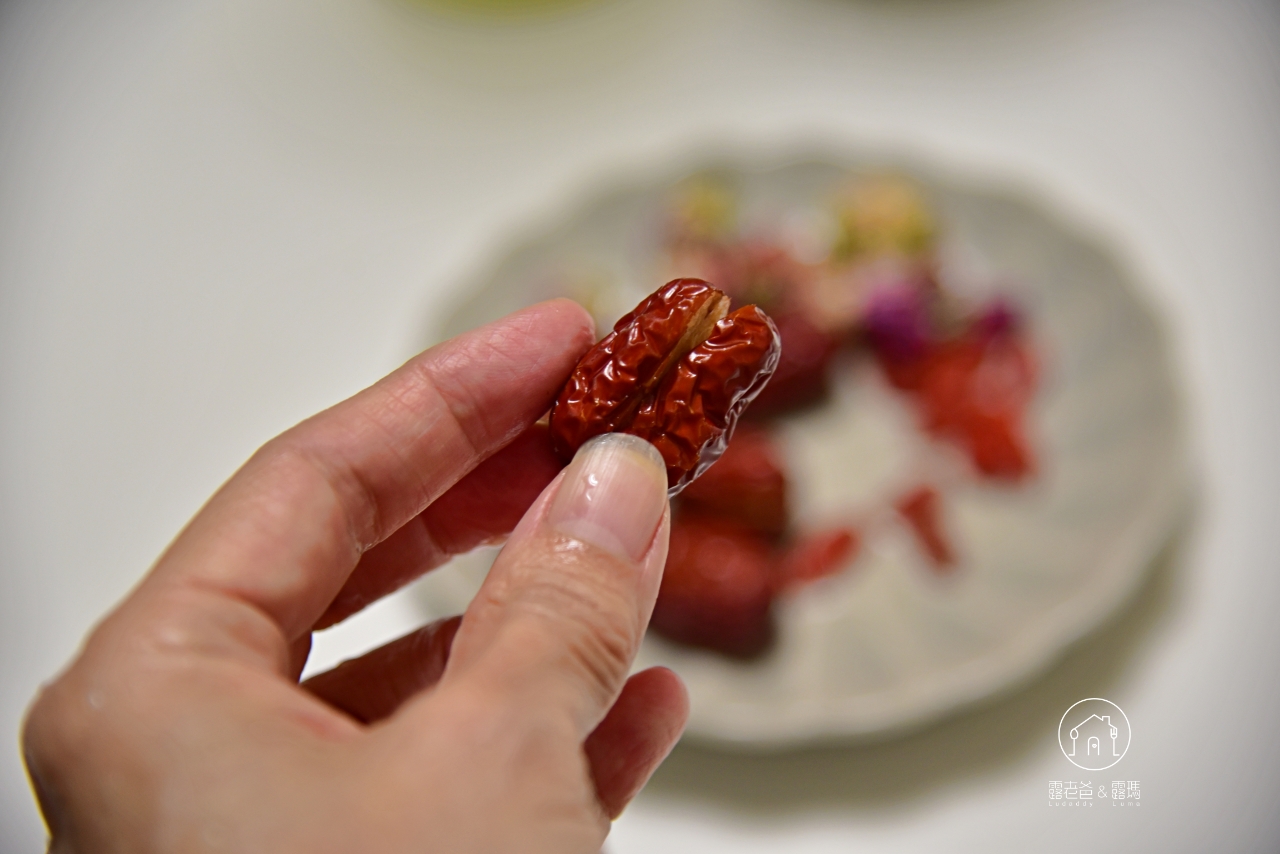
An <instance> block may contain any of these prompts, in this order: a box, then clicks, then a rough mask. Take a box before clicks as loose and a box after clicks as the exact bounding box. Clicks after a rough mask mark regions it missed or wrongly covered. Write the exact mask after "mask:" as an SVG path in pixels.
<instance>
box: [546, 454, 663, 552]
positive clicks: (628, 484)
mask: <svg viewBox="0 0 1280 854" xmlns="http://www.w3.org/2000/svg"><path fill="white" fill-rule="evenodd" d="M666 506H667V469H666V465H665V464H664V463H663V461H662V455H661V454H659V453H658V449H657V448H655V447H654V446H653V445H650V444H649V443H648V442H646V441H645V440H644V439H640V438H638V437H636V436H631V435H628V434H626V433H607V434H605V435H603V436H597V437H595V438H594V439H592V440H591V441H589V442H587V443H586V444H584V445H583V446H582V447H581V448H579V449H578V453H577V454H575V455H574V457H573V462H571V463H570V464H569V468H568V469H567V470H566V471H565V474H564V480H562V481H561V482H560V490H559V492H557V493H556V497H555V499H554V500H553V501H552V504H551V509H550V510H549V511H547V517H546V518H547V523H548V524H549V525H550V526H551V527H552V528H555V529H556V530H558V531H560V532H561V533H564V534H568V535H569V536H571V537H573V538H574V539H575V540H581V541H583V542H585V543H589V544H591V545H593V546H597V547H599V548H602V549H604V550H605V551H608V552H612V553H613V554H615V555H618V556H619V557H625V558H627V559H628V560H632V561H639V560H640V559H641V558H642V557H644V555H645V552H647V551H648V550H649V544H650V543H651V542H652V541H653V534H654V532H655V531H656V530H657V529H658V522H659V520H660V519H661V518H662V511H663V510H665V509H666Z"/></svg>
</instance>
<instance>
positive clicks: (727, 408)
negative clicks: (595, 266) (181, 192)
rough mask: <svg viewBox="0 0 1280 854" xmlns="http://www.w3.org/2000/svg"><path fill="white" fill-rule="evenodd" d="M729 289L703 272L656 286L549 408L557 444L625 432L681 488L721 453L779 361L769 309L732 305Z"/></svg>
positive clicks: (565, 449)
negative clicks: (657, 456) (651, 452)
mask: <svg viewBox="0 0 1280 854" xmlns="http://www.w3.org/2000/svg"><path fill="white" fill-rule="evenodd" d="M728 308H729V298H728V297H726V296H725V295H724V294H723V293H721V292H720V291H718V290H717V289H716V288H714V287H712V286H711V285H710V284H708V283H707V282H704V281H702V280H701V279H676V280H674V281H672V282H668V283H667V284H666V285H664V286H663V287H661V288H659V289H658V290H657V291H655V292H654V293H653V294H651V295H650V296H649V297H648V298H647V299H645V300H644V301H643V302H642V303H640V305H638V306H636V308H635V309H634V310H633V311H632V312H631V313H629V314H627V315H626V316H624V317H623V318H622V319H621V320H619V321H618V322H617V323H616V324H615V325H614V327H613V331H612V332H610V333H609V334H608V335H606V336H605V337H604V338H602V339H601V340H600V341H599V342H598V343H597V344H596V345H595V346H594V347H592V348H591V349H590V350H589V351H587V354H586V355H585V356H583V357H582V360H581V361H580V362H578V365H577V367H576V368H575V369H574V371H573V374H572V376H570V377H569V381H568V382H567V383H566V384H565V387H564V388H563V389H562V390H561V392H560V396H559V397H558V398H557V399H556V402H555V406H554V407H552V410H551V436H552V441H553V442H554V443H555V448H556V450H557V452H558V453H560V455H561V456H563V457H564V458H566V459H568V458H570V457H572V455H573V453H574V452H575V451H576V450H577V449H578V447H579V446H580V445H582V443H583V442H585V441H587V440H588V439H590V438H592V437H593V436H598V435H600V434H602V433H611V432H624V433H632V434H634V435H636V436H640V437H641V438H643V439H645V440H647V441H649V442H651V443H652V444H653V445H654V446H655V447H657V449H658V450H659V452H661V454H662V456H663V459H664V460H665V461H666V464H667V480H668V486H669V488H670V491H671V494H672V495H674V494H676V493H677V492H679V491H680V490H681V489H683V488H684V487H685V486H686V485H688V484H689V483H690V482H691V481H692V480H693V479H694V478H696V477H697V476H698V475H700V474H701V473H702V472H703V471H705V470H706V469H707V467H708V466H710V465H711V464H712V463H713V462H715V461H716V460H717V459H718V458H719V457H720V455H721V454H722V453H723V452H724V448H725V446H726V444H727V443H728V441H729V437H730V436H731V435H732V433H733V427H734V424H735V423H736V422H737V420H738V416H739V415H741V414H742V411H743V410H744V409H746V407H747V405H748V404H750V403H751V401H752V400H753V399H754V398H755V396H756V395H757V394H759V393H760V390H761V389H762V388H763V387H764V384H765V383H766V382H768V380H769V377H770V375H772V373H773V371H774V369H775V368H776V367H777V364H778V354H779V351H780V349H781V344H780V343H779V339H778V332H777V329H775V328H774V325H773V321H771V320H770V319H769V317H768V315H766V314H765V313H764V312H762V311H760V309H758V308H756V307H755V306H751V305H749V306H745V307H743V308H740V309H738V310H737V311H734V312H732V313H727V312H728Z"/></svg>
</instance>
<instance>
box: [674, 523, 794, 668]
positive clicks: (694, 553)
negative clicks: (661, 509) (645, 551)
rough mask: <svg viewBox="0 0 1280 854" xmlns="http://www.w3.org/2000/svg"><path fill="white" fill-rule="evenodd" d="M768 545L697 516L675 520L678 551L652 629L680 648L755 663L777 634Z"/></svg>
mask: <svg viewBox="0 0 1280 854" xmlns="http://www.w3.org/2000/svg"><path fill="white" fill-rule="evenodd" d="M772 560H773V558H772V554H771V551H770V548H769V542H768V541H767V540H765V539H764V538H763V537H761V536H760V535H758V534H755V533H753V532H752V531H751V530H750V529H748V528H745V527H743V526H741V525H736V524H734V523H732V522H728V521H725V520H722V519H710V518H705V517H699V516H694V515H691V514H686V515H681V516H677V517H676V518H675V519H673V520H672V521H671V546H670V548H669V550H668V551H667V566H666V569H665V571H664V572H663V575H662V587H661V588H660V590H659V591H658V601H657V603H656V604H655V605H654V609H653V619H652V621H651V623H650V625H651V626H652V627H653V628H654V630H655V631H657V632H658V633H660V634H662V635H663V636H665V637H667V638H670V639H671V640H674V641H678V642H680V643H685V644H691V645H693V646H701V647H705V648H708V649H714V650H716V651H718V652H722V653H724V654H725V655H730V656H733V657H736V658H751V657H754V656H757V655H760V654H761V653H763V652H764V651H765V650H766V649H768V647H769V644H770V643H771V642H772V640H773V636H774V623H773V607H772V605H773V587H772V585H773V568H772Z"/></svg>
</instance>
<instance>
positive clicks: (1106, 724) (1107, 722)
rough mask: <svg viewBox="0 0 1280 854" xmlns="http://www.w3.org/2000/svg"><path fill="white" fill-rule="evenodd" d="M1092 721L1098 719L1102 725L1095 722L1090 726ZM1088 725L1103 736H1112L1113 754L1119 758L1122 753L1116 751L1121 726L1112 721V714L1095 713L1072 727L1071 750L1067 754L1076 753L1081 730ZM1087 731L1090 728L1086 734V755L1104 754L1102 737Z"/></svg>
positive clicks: (1069, 755)
mask: <svg viewBox="0 0 1280 854" xmlns="http://www.w3.org/2000/svg"><path fill="white" fill-rule="evenodd" d="M1092 721H1098V722H1099V723H1100V724H1101V726H1098V725H1097V724H1094V725H1093V726H1092V727H1090V726H1089V724H1090V723H1091V722H1092ZM1086 727H1088V728H1089V729H1092V730H1094V731H1096V732H1100V733H1102V735H1103V736H1110V737H1111V755H1112V756H1114V757H1117V758H1118V757H1119V756H1120V754H1119V753H1117V752H1116V739H1117V738H1118V737H1119V735H1120V728H1119V727H1117V726H1116V725H1115V724H1113V723H1111V716H1110V715H1096V714H1094V715H1089V717H1087V718H1085V719H1084V720H1082V721H1081V722H1080V723H1078V724H1076V725H1075V726H1074V727H1072V728H1071V731H1070V732H1069V733H1068V735H1069V736H1070V737H1071V752H1070V753H1069V754H1067V756H1068V757H1071V756H1075V755H1076V746H1077V744H1076V743H1077V741H1078V740H1079V738H1080V730H1081V729H1084V728H1086ZM1087 732H1088V730H1086V735H1085V744H1084V748H1085V756H1098V757H1101V756H1102V740H1101V738H1099V737H1098V736H1096V735H1088V734H1087Z"/></svg>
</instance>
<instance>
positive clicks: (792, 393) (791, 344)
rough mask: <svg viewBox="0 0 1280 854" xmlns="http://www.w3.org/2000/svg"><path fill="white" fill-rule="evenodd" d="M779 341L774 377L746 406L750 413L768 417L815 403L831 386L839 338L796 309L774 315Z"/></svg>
mask: <svg viewBox="0 0 1280 854" xmlns="http://www.w3.org/2000/svg"><path fill="white" fill-rule="evenodd" d="M773 322H774V323H775V324H776V325H777V327H778V337H779V338H780V339H781V341H782V354H781V355H780V357H779V358H778V368H777V370H775V371H774V372H773V378H772V379H770V380H769V383H768V385H766V386H765V387H764V389H763V390H762V391H761V392H760V394H759V395H757V396H756V399H755V401H754V402H753V403H752V404H751V408H750V409H749V410H748V412H749V413H750V415H751V417H754V418H759V417H768V416H771V415H777V414H779V413H782V412H788V411H790V410H793V409H800V408H802V407H805V406H809V405H811V404H814V403H817V402H818V401H820V400H822V399H823V398H824V397H826V396H827V392H828V391H829V389H830V375H831V370H830V369H831V362H832V360H833V359H834V358H835V355H836V353H837V352H838V351H839V349H840V340H839V338H837V337H836V336H834V335H832V334H831V333H829V332H827V331H825V330H823V329H820V328H818V327H817V326H816V325H814V323H813V322H812V321H810V320H809V319H808V318H807V317H805V316H804V315H803V314H801V313H799V312H790V313H788V314H781V315H776V314H775V315H773Z"/></svg>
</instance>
